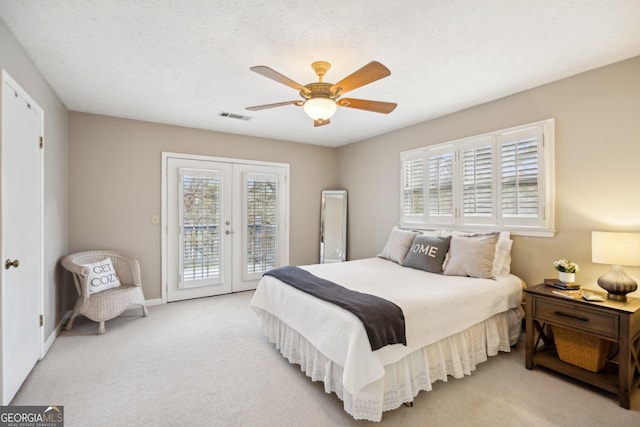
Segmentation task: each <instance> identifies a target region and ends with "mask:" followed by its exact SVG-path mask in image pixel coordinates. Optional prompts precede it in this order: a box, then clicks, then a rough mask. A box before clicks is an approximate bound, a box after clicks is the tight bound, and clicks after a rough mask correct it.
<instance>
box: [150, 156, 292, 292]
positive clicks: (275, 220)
mask: <svg viewBox="0 0 640 427" xmlns="http://www.w3.org/2000/svg"><path fill="white" fill-rule="evenodd" d="M163 163H165V165H166V166H165V167H166V169H165V171H166V186H165V187H166V189H165V191H166V198H163V200H166V203H165V202H163V204H164V205H165V206H164V211H165V215H164V218H166V225H165V232H166V236H163V237H165V238H164V239H163V240H164V241H165V243H164V244H163V249H164V251H165V252H166V257H164V256H163V260H164V261H163V264H165V265H164V266H163V282H164V283H165V284H166V298H165V295H164V289H163V300H165V299H166V301H179V300H184V299H190V298H199V297H205V296H212V295H219V294H226V293H231V292H238V291H244V290H249V289H255V287H256V285H257V283H258V280H259V279H260V277H261V276H262V274H263V273H264V272H265V271H267V270H270V269H272V268H275V267H278V266H280V265H284V264H286V263H288V257H289V251H288V232H287V229H286V226H287V221H288V214H287V209H288V200H287V199H288V190H287V182H286V176H287V173H288V166H287V165H281V164H265V163H256V162H247V163H243V162H241V161H237V160H227V159H216V158H206V157H201V156H196V157H193V156H184V155H177V154H175V155H172V154H169V153H165V154H164V155H163Z"/></svg>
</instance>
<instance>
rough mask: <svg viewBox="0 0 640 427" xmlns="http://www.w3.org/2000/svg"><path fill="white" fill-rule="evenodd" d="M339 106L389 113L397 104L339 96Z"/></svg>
mask: <svg viewBox="0 0 640 427" xmlns="http://www.w3.org/2000/svg"><path fill="white" fill-rule="evenodd" d="M338 105H340V106H341V107H348V108H357V109H358V110H367V111H373V112H375V113H383V114H389V113H390V112H392V111H393V110H395V108H396V107H397V106H398V104H396V103H395V102H382V101H369V100H366V99H354V98H341V99H339V100H338Z"/></svg>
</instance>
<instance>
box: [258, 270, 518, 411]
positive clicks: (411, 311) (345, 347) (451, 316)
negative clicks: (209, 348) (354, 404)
mask: <svg viewBox="0 0 640 427" xmlns="http://www.w3.org/2000/svg"><path fill="white" fill-rule="evenodd" d="M302 268H304V269H305V270H308V271H309V272H311V273H313V274H315V275H316V276H320V277H324V278H325V279H328V280H331V281H333V282H335V283H337V284H339V285H342V286H344V287H347V288H349V289H353V290H356V291H359V292H365V293H369V294H373V295H377V296H379V297H381V298H384V299H387V300H389V301H392V302H394V303H395V304H396V305H398V306H399V307H400V308H402V311H403V313H404V317H405V325H406V336H407V346H404V345H402V344H395V345H391V346H386V347H383V348H381V349H379V350H377V351H373V352H372V351H371V346H370V344H369V339H368V337H367V334H366V331H365V329H364V326H363V325H362V323H361V322H360V320H359V319H358V318H357V317H356V316H355V315H353V314H351V313H350V312H348V311H346V310H343V309H342V308H340V307H338V306H336V305H334V304H331V303H328V302H326V301H322V300H319V299H318V298H316V297H313V296H311V295H308V294H306V293H304V292H302V291H299V290H297V289H295V288H293V287H291V286H289V285H286V284H284V283H282V282H280V281H279V280H278V279H275V278H274V277H271V276H264V277H263V278H262V279H261V281H260V283H259V284H258V287H257V289H256V291H255V294H254V296H253V299H252V301H251V307H252V308H253V309H254V310H256V311H257V310H265V311H267V312H269V313H271V314H273V315H275V316H276V317H278V318H279V319H280V320H282V321H283V322H284V323H286V324H287V325H289V326H290V327H292V328H293V329H295V330H297V331H298V332H299V333H300V334H301V335H302V336H304V337H305V338H306V339H307V340H308V341H309V342H311V343H312V344H313V345H314V346H315V347H316V348H317V349H318V350H319V351H320V352H321V353H323V354H324V355H326V356H327V357H328V358H329V359H331V360H333V361H334V362H336V363H338V364H339V365H340V366H342V367H343V368H344V372H343V387H344V389H345V390H346V391H347V392H349V393H350V394H351V395H352V396H354V398H355V397H357V395H358V392H359V391H360V390H361V389H362V388H363V387H364V386H366V385H367V384H370V383H372V382H374V381H377V380H378V379H379V378H381V377H382V376H383V375H384V366H385V365H388V364H391V363H395V362H397V361H398V360H400V359H401V358H403V357H405V356H406V355H408V354H410V353H411V352H413V351H414V350H417V349H419V348H421V347H424V346H426V345H429V344H431V343H434V342H436V341H439V340H441V339H442V338H445V337H448V336H450V335H453V334H455V333H458V332H460V331H462V330H464V329H466V328H468V327H470V326H472V325H475V324H477V323H480V322H482V321H484V320H486V319H488V318H489V317H491V316H493V315H495V314H497V313H501V312H504V311H507V310H509V309H511V308H515V307H517V306H518V305H519V304H520V303H521V292H522V284H521V280H520V279H519V278H518V277H516V276H513V275H508V276H505V277H501V278H499V279H498V280H489V279H475V278H469V277H458V276H444V275H439V274H432V273H427V272H424V271H421V270H416V269H412V268H407V267H402V266H400V265H398V264H395V263H393V262H391V261H387V260H383V259H380V258H368V259H363V260H357V261H349V262H344V263H335V264H317V265H309V266H303V267H302Z"/></svg>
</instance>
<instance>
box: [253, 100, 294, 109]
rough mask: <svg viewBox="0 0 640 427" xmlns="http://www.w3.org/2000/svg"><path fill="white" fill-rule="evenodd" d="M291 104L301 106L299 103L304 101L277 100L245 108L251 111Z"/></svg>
mask: <svg viewBox="0 0 640 427" xmlns="http://www.w3.org/2000/svg"><path fill="white" fill-rule="evenodd" d="M289 104H295V105H298V106H299V105H302V101H285V102H276V103H275V104H265V105H256V106H253V107H246V108H245V110H249V111H258V110H266V109H267V108H274V107H282V106H284V105H289Z"/></svg>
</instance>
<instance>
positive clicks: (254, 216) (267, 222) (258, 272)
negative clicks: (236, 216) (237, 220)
mask: <svg viewBox="0 0 640 427" xmlns="http://www.w3.org/2000/svg"><path fill="white" fill-rule="evenodd" d="M243 175H244V180H243V181H244V191H245V194H246V199H245V209H244V210H245V215H244V223H245V224H244V239H245V244H244V247H245V248H246V249H245V253H244V257H243V258H244V262H243V264H244V268H243V270H244V271H243V276H244V279H245V280H250V279H252V278H260V277H261V276H262V274H263V273H264V272H266V271H267V270H271V269H272V268H276V267H278V223H279V217H278V215H279V211H278V176H277V175H275V174H265V173H251V172H247V173H244V174H243Z"/></svg>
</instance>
